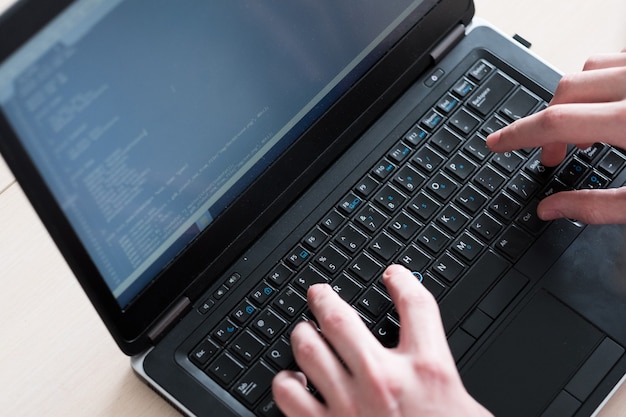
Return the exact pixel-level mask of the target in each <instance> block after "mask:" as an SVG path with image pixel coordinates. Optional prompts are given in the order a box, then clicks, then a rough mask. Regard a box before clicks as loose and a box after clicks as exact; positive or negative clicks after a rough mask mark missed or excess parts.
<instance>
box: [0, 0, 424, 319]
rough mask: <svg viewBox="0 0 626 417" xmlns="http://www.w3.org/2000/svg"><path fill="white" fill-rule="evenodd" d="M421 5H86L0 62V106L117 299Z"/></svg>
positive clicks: (286, 141) (139, 285)
mask: <svg viewBox="0 0 626 417" xmlns="http://www.w3.org/2000/svg"><path fill="white" fill-rule="evenodd" d="M421 2H422V0H395V1H391V2H380V1H373V0H368V1H361V2H359V3H358V6H357V5H355V3H354V2H352V1H349V0H316V1H313V2H308V4H306V5H303V4H302V2H297V3H293V4H292V3H291V2H275V1H266V2H258V1H247V0H238V1H227V2H224V1H221V2H220V1H199V2H182V3H181V2H171V1H162V0H158V1H154V0H150V1H147V0H143V1H142V0H84V1H77V2H75V3H74V4H73V5H72V6H70V7H69V8H68V9H66V10H65V11H64V12H63V13H62V14H61V15H60V16H59V17H57V18H56V19H55V20H54V21H52V22H51V23H50V24H49V25H48V26H47V27H46V28H45V29H44V30H43V31H41V32H40V33H39V34H38V35H37V36H35V37H34V38H33V39H31V41H29V42H28V43H27V44H26V45H25V46H24V47H23V48H21V49H20V50H19V51H17V52H16V53H14V54H13V55H12V56H11V57H10V58H9V59H8V60H6V61H5V62H4V63H3V64H2V65H1V66H0V107H1V109H2V111H3V113H4V115H5V117H6V118H7V119H8V120H9V122H10V123H11V125H12V127H13V130H14V131H15V132H16V134H17V135H18V136H19V138H20V140H21V142H22V144H23V146H24V148H25V149H26V151H27V152H28V153H29V155H30V157H31V159H32V160H33V162H34V164H35V165H36V167H37V168H38V170H39V173H40V174H41V176H42V177H43V178H44V180H45V181H46V183H47V185H48V187H49V188H50V189H51V191H52V193H53V195H54V197H55V199H56V201H57V202H58V204H59V206H60V207H61V208H62V210H63V211H64V213H65V214H66V215H67V217H68V219H69V220H70V223H71V224H72V226H73V228H74V229H75V231H76V233H77V235H78V236H79V238H80V240H81V241H82V243H83V245H84V246H85V248H86V250H87V251H88V253H89V255H90V256H91V258H92V261H93V263H94V264H95V265H96V266H97V268H98V270H99V271H100V273H101V274H102V276H103V278H104V280H105V282H106V283H107V285H108V287H109V289H110V290H111V292H112V294H113V295H114V297H115V299H116V300H117V302H118V304H119V305H120V306H122V307H123V306H125V305H127V304H128V303H129V302H130V301H132V299H133V298H134V297H135V296H137V294H139V293H140V292H141V291H142V289H144V288H145V287H146V286H147V285H148V284H149V283H150V282H151V281H152V280H153V279H154V278H155V276H156V275H157V274H158V273H159V272H160V271H161V270H162V269H163V268H164V267H165V266H166V265H167V264H168V263H169V262H171V260H172V259H173V258H174V257H175V256H176V255H177V254H178V253H180V252H181V251H182V250H183V249H184V248H185V247H186V246H187V245H188V244H189V243H190V242H191V241H193V239H194V238H195V237H196V236H197V235H198V234H199V233H200V232H201V231H202V230H203V229H204V228H205V227H207V226H208V225H209V224H211V222H212V221H213V220H214V219H215V218H216V217H217V216H219V214H220V213H221V212H222V211H223V210H224V209H225V208H227V207H228V206H229V204H231V203H232V202H233V200H234V199H235V198H236V197H237V196H238V195H239V194H240V193H241V192H242V191H243V190H244V189H245V188H246V187H248V186H249V185H250V184H251V183H252V181H253V180H254V179H255V178H256V177H257V176H258V175H259V173H260V172H262V171H263V170H264V169H265V168H267V167H268V166H269V165H271V163H272V161H273V160H274V159H275V158H276V157H277V156H278V155H280V154H281V153H282V152H283V151H284V150H285V149H287V148H288V147H289V146H290V145H291V144H292V143H293V142H294V140H295V139H296V138H297V137H298V136H299V135H300V134H301V133H302V132H304V131H305V130H306V129H307V128H308V127H309V126H310V125H311V123H312V122H313V121H314V120H315V119H316V118H317V117H318V116H319V115H321V114H322V113H323V112H325V111H326V110H327V109H328V108H329V107H330V106H331V105H332V103H333V101H334V100H335V99H336V98H337V97H339V96H340V95H341V94H343V93H344V92H345V91H347V89H349V88H350V86H351V85H352V84H353V82H354V81H355V80H356V79H358V77H359V76H360V75H362V74H363V73H364V72H366V71H367V70H368V69H369V67H370V66H371V64H373V63H374V62H375V61H376V60H377V58H379V57H380V56H381V54H383V53H384V52H385V51H386V50H387V49H388V47H389V46H390V45H389V43H391V42H393V41H394V39H390V38H389V37H388V35H389V34H390V33H392V31H393V29H394V28H396V27H397V26H398V25H399V24H400V23H401V22H402V21H403V19H404V18H405V17H406V16H407V15H409V14H410V13H411V12H412V11H413V10H414V9H415V8H416V7H417V6H418V5H419V4H420V3H421Z"/></svg>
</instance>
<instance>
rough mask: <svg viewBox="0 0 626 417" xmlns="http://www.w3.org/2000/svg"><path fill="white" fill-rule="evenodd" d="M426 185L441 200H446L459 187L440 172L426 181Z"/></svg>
mask: <svg viewBox="0 0 626 417" xmlns="http://www.w3.org/2000/svg"><path fill="white" fill-rule="evenodd" d="M426 187H427V188H428V189H429V190H430V191H432V193H433V194H434V195H435V197H437V198H438V199H439V201H442V202H444V201H447V200H448V199H449V198H450V197H451V196H452V194H454V192H455V191H456V190H457V189H458V188H459V186H458V185H457V183H456V182H454V181H452V180H451V179H450V178H448V177H447V176H446V175H444V174H442V173H441V172H440V173H438V174H437V175H435V176H434V177H433V178H432V179H431V180H429V181H427V182H426Z"/></svg>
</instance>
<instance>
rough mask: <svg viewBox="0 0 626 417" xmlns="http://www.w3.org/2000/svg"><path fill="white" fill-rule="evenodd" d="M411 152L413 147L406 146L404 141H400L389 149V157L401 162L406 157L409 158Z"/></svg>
mask: <svg viewBox="0 0 626 417" xmlns="http://www.w3.org/2000/svg"><path fill="white" fill-rule="evenodd" d="M411 152H412V149H411V148H409V147H408V146H406V145H405V144H404V143H402V142H400V143H398V144H397V145H396V146H395V147H393V148H392V149H391V151H389V153H388V154H387V156H388V157H389V159H390V160H392V161H394V162H396V163H401V162H402V161H404V160H405V159H406V158H408V156H409V155H410V154H411Z"/></svg>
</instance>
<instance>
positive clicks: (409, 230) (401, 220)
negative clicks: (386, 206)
mask: <svg viewBox="0 0 626 417" xmlns="http://www.w3.org/2000/svg"><path fill="white" fill-rule="evenodd" d="M420 227H421V225H420V224H419V223H418V222H416V221H415V220H413V219H412V218H411V217H409V215H408V214H406V213H404V212H402V213H400V214H398V215H397V216H396V217H394V218H393V220H391V222H390V223H389V225H388V226H387V230H389V231H391V232H392V233H393V234H394V235H396V236H397V237H399V238H400V239H402V240H403V241H404V242H407V241H409V239H411V237H412V236H413V235H414V234H415V233H417V231H418V230H419V228H420Z"/></svg>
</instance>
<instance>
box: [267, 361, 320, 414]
mask: <svg viewBox="0 0 626 417" xmlns="http://www.w3.org/2000/svg"><path fill="white" fill-rule="evenodd" d="M272 394H273V396H274V400H275V401H276V404H278V408H280V409H281V411H282V412H283V413H284V414H285V415H287V416H290V417H296V416H302V417H318V416H325V415H326V414H327V413H326V408H325V407H324V406H323V405H322V404H321V403H320V402H319V401H317V400H316V399H315V398H314V397H313V396H312V395H311V393H310V392H309V391H307V389H306V382H305V383H304V384H303V383H302V377H301V376H299V375H298V373H297V372H292V371H281V372H279V373H278V374H276V376H275V377H274V380H273V381H272Z"/></svg>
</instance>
